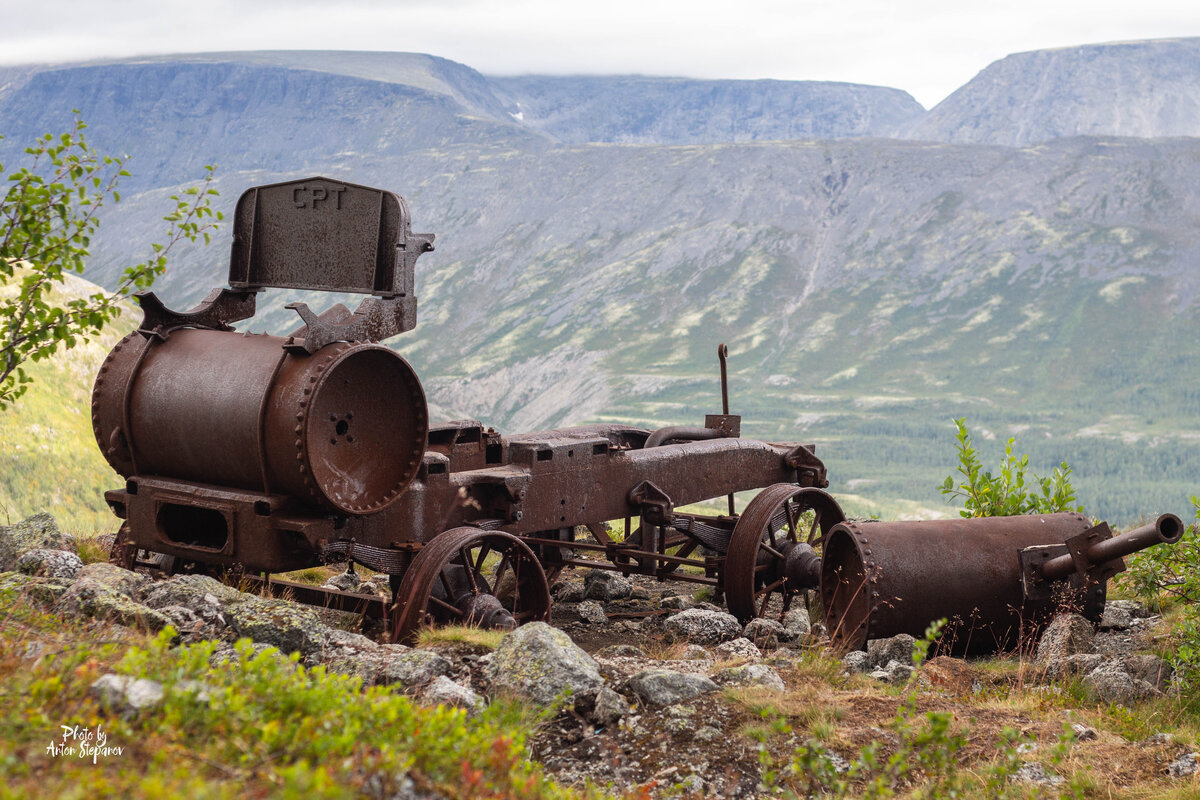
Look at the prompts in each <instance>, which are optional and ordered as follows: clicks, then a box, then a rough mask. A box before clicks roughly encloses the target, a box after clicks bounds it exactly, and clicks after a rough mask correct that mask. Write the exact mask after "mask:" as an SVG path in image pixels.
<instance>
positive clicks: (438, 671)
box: [375, 650, 454, 689]
mask: <svg viewBox="0 0 1200 800" xmlns="http://www.w3.org/2000/svg"><path fill="white" fill-rule="evenodd" d="M383 652H386V651H383ZM388 656H389V657H388V658H387V660H386V662H385V663H383V664H381V665H380V667H381V669H380V671H379V672H378V673H377V675H376V676H375V682H376V683H383V684H389V685H390V684H400V685H401V686H403V687H404V688H406V689H414V688H417V687H419V686H426V685H428V684H431V683H433V682H434V681H435V680H437V679H438V678H442V677H446V676H449V675H450V673H451V671H452V670H453V668H454V666H453V665H452V664H451V663H450V661H449V660H447V659H446V657H445V656H442V655H441V654H439V653H435V652H434V651H432V650H405V651H404V652H402V653H388Z"/></svg>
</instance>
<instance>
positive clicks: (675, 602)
mask: <svg viewBox="0 0 1200 800" xmlns="http://www.w3.org/2000/svg"><path fill="white" fill-rule="evenodd" d="M658 605H659V607H660V608H666V609H669V610H671V611H674V610H677V609H688V608H692V607H694V606H695V605H696V601H695V600H693V599H692V598H690V597H684V596H683V595H681V594H677V595H671V596H670V597H664V598H663V599H661V600H659V601H658Z"/></svg>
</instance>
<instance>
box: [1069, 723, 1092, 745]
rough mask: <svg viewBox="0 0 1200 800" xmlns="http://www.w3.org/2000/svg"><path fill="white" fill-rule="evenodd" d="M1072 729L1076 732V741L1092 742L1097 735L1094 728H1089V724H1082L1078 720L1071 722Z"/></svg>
mask: <svg viewBox="0 0 1200 800" xmlns="http://www.w3.org/2000/svg"><path fill="white" fill-rule="evenodd" d="M1071 731H1072V732H1073V733H1074V734H1075V741H1077V742H1090V741H1092V740H1093V739H1095V738H1096V737H1097V734H1096V731H1095V729H1094V728H1089V727H1088V726H1087V725H1081V724H1079V723H1078V722H1073V723H1071Z"/></svg>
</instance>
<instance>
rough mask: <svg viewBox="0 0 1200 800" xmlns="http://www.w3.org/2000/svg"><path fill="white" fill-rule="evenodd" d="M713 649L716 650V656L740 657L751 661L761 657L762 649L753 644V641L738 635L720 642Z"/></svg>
mask: <svg viewBox="0 0 1200 800" xmlns="http://www.w3.org/2000/svg"><path fill="white" fill-rule="evenodd" d="M714 649H715V650H716V651H717V655H718V656H721V657H724V658H742V659H750V660H752V661H758V660H759V659H761V658H762V651H761V650H759V649H758V648H757V647H756V646H755V645H754V642H752V641H750V640H749V639H744V638H740V637H739V638H737V639H734V640H732V641H728V642H722V643H721V644H719V645H717V646H716V647H715V648H714Z"/></svg>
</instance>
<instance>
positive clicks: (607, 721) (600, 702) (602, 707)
mask: <svg viewBox="0 0 1200 800" xmlns="http://www.w3.org/2000/svg"><path fill="white" fill-rule="evenodd" d="M631 713H633V709H632V708H630V707H629V703H626V702H625V698H624V697H621V695H619V694H617V693H616V692H614V691H613V690H612V689H609V688H608V687H607V686H605V687H603V688H602V689H600V691H598V692H596V700H595V702H594V703H593V704H592V708H591V709H590V710H589V711H588V713H587V717H588V719H590V720H591V721H592V722H594V723H596V724H597V725H603V726H605V727H607V726H609V725H613V724H615V723H617V722H620V721H621V720H622V719H624V718H625V717H627V716H628V715H629V714H631Z"/></svg>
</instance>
